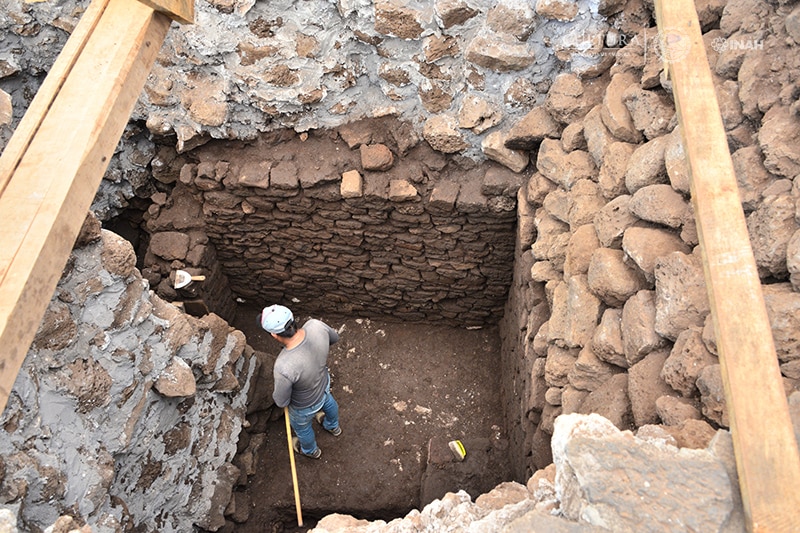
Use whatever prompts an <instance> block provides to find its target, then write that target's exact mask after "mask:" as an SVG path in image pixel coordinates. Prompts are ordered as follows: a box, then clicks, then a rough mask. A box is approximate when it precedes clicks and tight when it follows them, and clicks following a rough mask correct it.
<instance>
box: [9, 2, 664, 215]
mask: <svg viewBox="0 0 800 533" xmlns="http://www.w3.org/2000/svg"><path fill="white" fill-rule="evenodd" d="M88 3H89V2H88V0H65V1H61V2H57V3H56V2H37V3H27V2H23V0H7V1H6V2H5V4H4V6H5V7H7V12H8V13H9V14H13V16H8V17H2V18H0V31H1V32H2V33H3V35H4V39H3V40H2V41H0V91H3V92H4V93H6V96H3V93H0V104H6V105H5V106H4V107H0V109H6V110H7V111H6V112H10V111H11V110H10V109H8V107H7V102H6V101H7V100H8V99H10V100H11V101H12V102H13V120H12V121H11V126H12V127H13V126H15V125H16V123H18V121H19V119H20V118H21V116H22V114H23V112H24V110H25V109H26V108H27V107H28V105H29V103H30V101H31V99H32V97H33V95H34V94H35V92H36V90H37V88H38V85H39V83H40V82H41V79H42V77H43V75H44V74H45V73H46V72H47V71H48V69H49V68H50V65H51V64H52V62H53V61H54V59H55V57H56V55H57V53H58V52H59V51H60V49H61V48H62V47H63V45H64V42H65V41H66V39H67V37H68V35H69V33H70V32H71V31H72V29H73V28H74V27H75V25H76V24H77V23H78V20H79V18H80V15H81V14H82V12H83V11H84V10H85V7H86V6H87V5H88ZM195 8H196V23H195V24H194V25H185V26H179V25H177V24H174V25H173V26H172V28H171V29H170V32H169V34H168V36H167V39H166V41H165V44H164V46H163V48H162V50H161V52H160V54H159V57H158V59H157V61H156V64H155V65H154V67H153V69H152V71H151V74H150V77H149V78H148V82H147V85H146V88H145V90H144V91H143V94H142V95H141V98H140V101H139V103H138V104H137V106H136V108H135V110H134V112H133V122H132V123H131V127H130V128H129V130H128V131H127V132H126V135H125V138H124V140H123V142H122V143H121V145H120V147H119V151H118V154H117V155H116V156H115V157H114V158H112V161H111V165H110V168H109V171H108V173H107V175H106V178H107V179H106V180H104V183H103V187H102V188H101V194H100V195H99V196H98V198H97V199H96V202H95V204H94V207H93V209H94V211H95V212H97V213H98V216H100V217H101V219H103V220H105V219H107V218H108V217H111V216H115V215H116V214H118V213H119V211H120V210H122V209H124V208H125V207H126V205H127V203H128V201H129V200H130V199H131V198H132V197H139V198H146V197H148V196H149V195H150V194H152V193H153V192H155V191H154V190H153V189H152V187H151V186H150V185H148V183H147V180H146V179H143V177H144V176H146V174H147V171H148V168H149V166H150V161H151V159H153V158H154V156H156V161H155V162H154V164H153V166H154V167H155V166H157V165H158V164H159V160H158V158H157V152H158V146H157V145H158V144H170V145H172V146H174V147H176V148H177V149H178V150H179V151H181V152H183V151H187V150H190V149H192V148H194V147H196V146H198V145H199V144H202V143H204V142H206V141H208V140H209V139H239V140H252V139H255V138H257V137H258V136H259V135H260V134H262V133H264V132H270V131H278V130H282V129H286V128H290V129H293V130H295V131H297V132H311V131H313V130H317V129H319V130H322V129H331V128H336V127H339V126H341V125H344V124H348V123H352V122H354V121H357V120H360V119H363V118H374V117H383V116H393V117H396V118H398V119H399V120H401V121H404V122H408V123H409V124H411V125H412V127H413V129H414V130H415V131H416V132H417V133H418V134H420V135H421V134H423V133H424V132H428V131H429V130H437V129H439V130H441V129H442V128H444V129H446V131H447V135H446V141H444V142H442V139H441V137H440V136H437V135H435V134H431V133H427V134H426V138H428V139H429V140H430V141H431V143H432V144H435V145H436V146H437V148H442V149H445V150H449V151H454V152H460V153H464V154H467V155H468V156H469V157H471V158H473V159H476V160H480V159H485V158H487V157H489V158H490V157H491V156H490V155H488V154H485V153H484V152H485V150H484V148H483V143H484V141H485V140H486V139H487V138H488V137H489V136H490V135H491V134H492V133H493V132H494V131H495V130H497V129H498V128H502V129H507V128H508V127H509V126H510V124H511V123H512V122H513V121H515V120H517V119H518V118H520V117H521V116H523V115H524V114H525V113H526V112H527V111H529V110H530V108H531V106H533V105H535V104H536V103H539V102H541V100H542V99H543V98H544V95H545V94H546V92H547V90H548V88H549V87H550V84H551V82H552V79H553V78H554V77H555V75H557V74H558V73H560V72H568V71H572V72H576V73H579V74H581V75H585V76H594V75H596V74H598V73H599V72H602V71H603V69H606V68H607V67H608V66H609V60H610V59H611V58H612V56H611V55H609V54H606V53H604V50H605V49H606V48H607V47H610V48H611V49H616V48H618V47H619V46H620V43H621V42H622V41H623V39H624V38H625V37H626V36H628V35H632V33H631V32H632V28H638V27H639V26H640V25H641V24H644V23H646V22H647V21H648V20H649V18H650V16H651V14H650V13H649V11H648V10H647V9H645V7H644V6H643V3H642V2H641V1H638V0H637V1H631V2H627V5H626V2H623V1H620V0H578V1H572V0H570V1H565V0H558V1H547V2H545V1H541V2H527V1H526V2H518V1H516V0H501V1H497V2H495V1H489V0H469V1H467V0H423V1H412V2H409V1H406V0H378V1H372V0H302V1H299V0H281V1H270V2H256V1H255V0H200V1H198V2H196V3H195ZM633 31H635V29H634V30H633ZM10 132H11V128H8V127H6V126H3V125H2V121H0V145H3V144H5V142H6V140H7V138H8V135H9V134H10ZM154 140H156V141H157V142H154Z"/></svg>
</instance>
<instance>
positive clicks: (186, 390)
mask: <svg viewBox="0 0 800 533" xmlns="http://www.w3.org/2000/svg"><path fill="white" fill-rule="evenodd" d="M153 387H154V388H155V389H156V390H157V391H158V392H159V393H161V394H162V395H163V396H166V397H167V398H180V397H183V396H194V393H195V392H197V383H196V382H195V380H194V374H192V369H191V368H189V365H188V364H186V361H184V360H183V359H181V358H180V357H173V358H172V362H171V363H170V364H169V365H167V367H166V368H165V369H164V371H163V372H161V374H160V375H159V376H158V379H156V382H155V383H154V384H153Z"/></svg>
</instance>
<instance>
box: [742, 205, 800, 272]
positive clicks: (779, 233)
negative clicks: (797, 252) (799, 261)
mask: <svg viewBox="0 0 800 533" xmlns="http://www.w3.org/2000/svg"><path fill="white" fill-rule="evenodd" d="M798 229H800V224H799V223H798V222H797V220H796V218H795V198H793V197H792V196H791V195H790V194H778V195H775V196H769V197H766V198H764V201H763V202H762V203H761V205H759V206H758V208H757V209H756V210H755V211H753V212H752V213H751V214H750V215H749V216H748V217H747V231H748V233H749V234H750V244H751V246H752V247H753V255H754V256H755V259H756V266H757V267H758V272H759V275H760V276H762V277H766V276H775V277H777V278H785V277H786V275H787V274H788V270H787V266H786V251H787V247H788V245H789V240H790V239H791V238H792V235H794V233H795V231H797V230H798Z"/></svg>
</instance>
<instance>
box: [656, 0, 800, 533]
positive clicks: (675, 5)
mask: <svg viewBox="0 0 800 533" xmlns="http://www.w3.org/2000/svg"><path fill="white" fill-rule="evenodd" d="M656 16H657V20H658V27H659V33H660V41H661V43H662V45H665V46H666V48H667V49H666V59H667V60H668V62H667V65H668V69H669V74H670V78H671V79H672V84H673V95H674V98H675V104H676V107H677V110H678V119H679V122H680V125H681V130H682V134H683V141H684V147H685V149H686V153H687V157H688V162H689V168H690V172H691V193H692V204H693V207H694V214H695V218H696V220H697V229H698V233H699V236H700V249H701V252H702V258H703V268H704V270H705V277H706V285H707V289H708V295H709V299H710V302H711V314H712V318H713V321H714V329H715V332H716V337H717V350H718V352H719V359H720V364H721V366H722V377H723V381H724V383H725V400H726V405H727V408H728V416H729V419H730V425H731V431H732V434H733V445H734V451H735V455H736V466H737V470H738V474H739V485H740V488H741V492H742V499H743V501H744V511H745V516H746V519H747V527H748V530H749V531H751V532H759V533H760V532H784V531H785V532H789V531H797V528H798V525H799V524H800V491H798V490H797V487H798V486H799V485H800V454H798V447H797V441H796V440H795V436H794V432H793V429H792V421H791V418H790V416H789V409H788V405H787V401H786V395H785V392H784V388H783V381H782V378H781V373H780V368H779V366H778V359H777V356H776V354H775V345H774V342H773V340H772V329H771V327H770V322H769V317H768V316H767V310H766V306H765V304H764V299H763V295H762V293H761V282H760V280H759V277H758V271H757V269H756V263H755V259H754V257H753V251H752V248H751V246H750V238H749V235H748V232H747V226H746V224H745V217H744V212H743V211H742V206H741V201H740V198H739V192H738V187H737V184H736V175H735V173H734V170H733V164H732V162H731V157H730V151H729V148H728V143H727V138H726V135H725V128H724V127H723V124H722V118H721V116H720V112H719V105H718V103H717V96H716V92H715V89H714V84H713V80H712V77H711V72H710V70H709V66H708V59H707V57H706V52H705V48H704V46H703V40H702V35H701V30H700V24H699V22H698V18H697V12H696V10H695V6H694V2H693V0H656Z"/></svg>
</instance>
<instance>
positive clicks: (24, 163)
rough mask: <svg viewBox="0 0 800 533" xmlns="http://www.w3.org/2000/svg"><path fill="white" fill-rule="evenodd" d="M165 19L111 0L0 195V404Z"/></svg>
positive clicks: (130, 0)
mask: <svg viewBox="0 0 800 533" xmlns="http://www.w3.org/2000/svg"><path fill="white" fill-rule="evenodd" d="M169 25H170V20H169V18H168V17H166V16H165V15H163V14H161V13H156V12H154V11H153V10H152V9H150V8H149V7H147V6H145V5H144V4H142V3H140V2H138V1H136V0H110V2H109V4H108V7H107V8H106V10H105V12H104V13H103V15H102V17H101V19H100V21H99V22H98V24H97V25H96V27H95V29H94V31H93V32H92V34H91V36H90V37H89V39H88V40H87V42H86V43H85V46H84V48H83V51H82V52H81V54H80V56H79V57H78V58H77V60H76V61H75V63H74V65H73V67H72V69H71V72H70V73H69V76H68V77H67V78H66V80H65V81H64V83H63V85H62V87H61V90H60V91H59V93H58V95H57V97H56V98H55V100H54V101H53V102H52V105H51V106H50V108H49V110H48V111H47V114H46V116H45V117H44V119H43V120H41V124H40V126H39V128H38V131H37V132H36V134H35V136H34V137H33V138H32V139H31V141H30V143H29V145H28V147H27V149H26V150H25V153H24V154H23V156H22V158H21V160H20V162H19V164H18V165H17V167H16V170H15V172H14V174H13V176H12V177H11V179H10V181H9V182H8V185H7V186H6V189H5V191H3V194H2V196H0V219H2V220H3V221H4V231H3V232H2V233H0V409H2V408H4V407H5V404H6V401H7V399H8V395H9V393H10V390H11V387H12V386H13V384H14V380H15V379H16V375H17V372H18V370H19V367H20V365H21V364H22V361H23V360H24V358H25V355H26V353H27V351H28V347H29V346H30V343H31V341H32V340H33V337H34V335H35V333H36V330H37V328H38V326H39V323H40V322H41V319H42V316H43V315H44V311H45V310H46V308H47V305H48V304H49V302H50V299H51V297H52V294H53V291H54V290H55V287H56V285H57V283H58V280H59V279H60V277H61V273H62V270H63V268H64V266H65V264H66V261H67V259H68V258H69V254H70V251H71V249H72V245H73V243H74V241H75V238H76V236H77V234H78V231H79V230H80V227H81V225H82V223H83V221H84V219H85V216H86V213H87V212H88V209H89V207H90V205H91V202H92V200H93V198H94V195H95V193H96V191H97V187H98V185H99V183H100V180H101V179H102V177H103V173H104V172H105V169H106V167H107V166H108V161H109V159H110V157H111V155H112V154H113V152H114V149H115V148H116V145H117V143H118V142H119V138H120V136H121V135H122V132H123V130H124V128H125V125H126V124H127V122H128V120H129V118H130V112H131V110H132V109H133V106H134V104H135V103H136V100H137V99H138V97H139V94H140V93H141V91H142V88H143V86H144V83H145V80H146V79H147V75H148V73H149V70H150V67H151V66H152V64H153V62H154V61H155V58H156V56H157V54H158V50H159V48H160V47H161V44H162V43H163V40H164V37H165V35H166V33H167V30H168V29H169Z"/></svg>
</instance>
